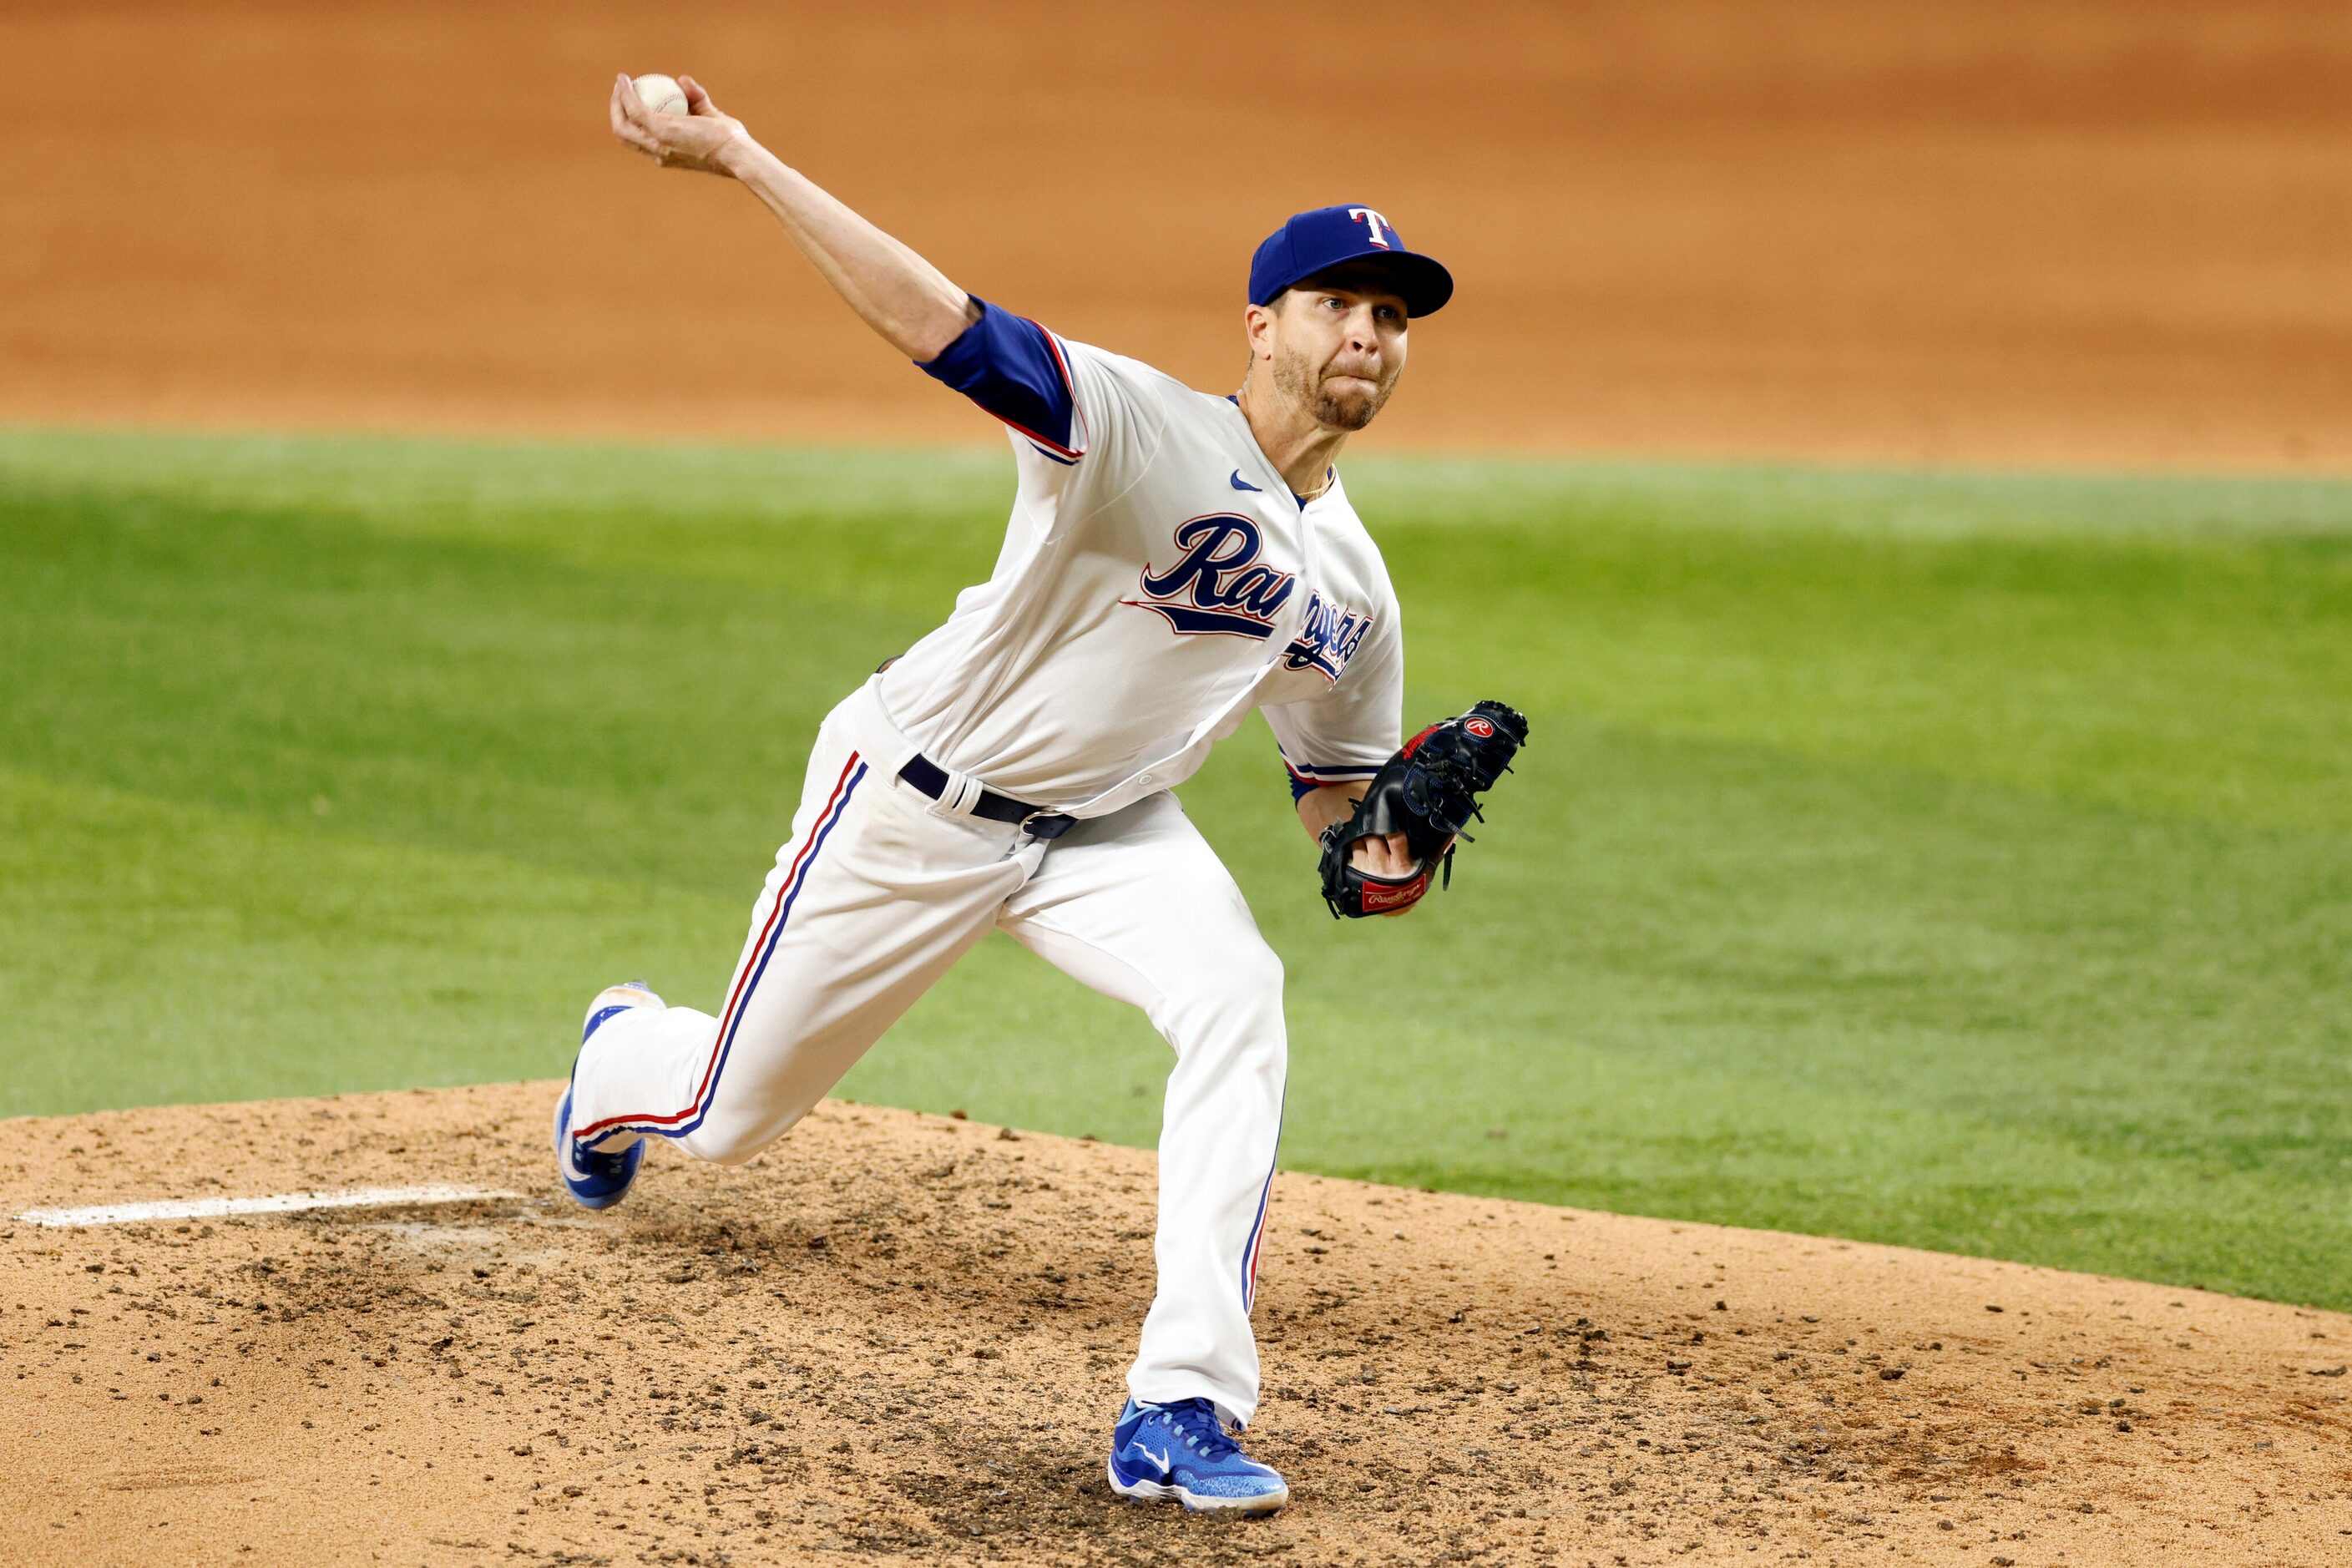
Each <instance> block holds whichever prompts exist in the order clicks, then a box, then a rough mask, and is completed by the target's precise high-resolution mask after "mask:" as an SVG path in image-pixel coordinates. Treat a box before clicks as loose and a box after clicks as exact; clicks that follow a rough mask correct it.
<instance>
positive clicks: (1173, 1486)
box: [1110, 1399, 1290, 1519]
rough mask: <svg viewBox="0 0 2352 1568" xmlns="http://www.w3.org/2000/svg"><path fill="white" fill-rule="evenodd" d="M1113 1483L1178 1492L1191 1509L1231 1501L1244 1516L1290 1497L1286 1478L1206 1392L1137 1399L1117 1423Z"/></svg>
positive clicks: (1129, 1491) (1165, 1494)
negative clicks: (1247, 1444)
mask: <svg viewBox="0 0 2352 1568" xmlns="http://www.w3.org/2000/svg"><path fill="white" fill-rule="evenodd" d="M1110 1489H1111V1490H1113V1491H1115V1492H1117V1493H1118V1495H1119V1496H1121V1497H1133V1498H1170V1497H1172V1498H1174V1499H1175V1500H1177V1501H1178V1502H1181V1503H1182V1504H1183V1505H1184V1506H1185V1507H1186V1508H1189V1509H1195V1510H1202V1509H1216V1510H1228V1509H1229V1510H1234V1511H1235V1512H1237V1513H1239V1514H1241V1516H1242V1517H1243V1518H1244V1519H1263V1518H1265V1516H1266V1515H1268V1514H1275V1513H1280V1512H1281V1511H1282V1510H1283V1505H1285V1504H1286V1503H1287V1502H1289V1501H1290V1488H1289V1487H1287V1486H1286V1485H1285V1484H1284V1483H1283V1479H1282V1478H1281V1477H1280V1476H1279V1475H1277V1474H1276V1473H1275V1471H1273V1470H1272V1469H1270V1468H1267V1467H1266V1466H1265V1465H1261V1464H1259V1463H1258V1462H1257V1461H1256V1460H1255V1459H1253V1458H1250V1457H1249V1456H1248V1455H1247V1454H1244V1453H1243V1452H1242V1449H1241V1445H1240V1444H1238V1443H1236V1442H1234V1439H1233V1436H1232V1435H1231V1434H1230V1433H1228V1432H1227V1431H1226V1430H1225V1428H1224V1426H1223V1423H1222V1422H1220V1421H1219V1420H1218V1419H1217V1407H1216V1406H1215V1405H1212V1404H1210V1403H1209V1402H1208V1401H1207V1400H1205V1399H1184V1400H1179V1401H1178V1402H1176V1403H1175V1404H1173V1405H1138V1404H1137V1403H1136V1402H1135V1401H1134V1400H1132V1399H1130V1400H1129V1401H1128V1402H1127V1408H1126V1409H1124V1410H1122V1411H1120V1412H1119V1413H1118V1426H1114V1427H1113V1428H1111V1434H1110Z"/></svg>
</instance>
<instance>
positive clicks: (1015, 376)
mask: <svg viewBox="0 0 2352 1568" xmlns="http://www.w3.org/2000/svg"><path fill="white" fill-rule="evenodd" d="M971 302H972V303H973V304H974V305H977V306H978V307H979V308H980V320H978V321H974V322H972V324H971V325H970V326H969V327H966V328H965V329H964V330H963V334H962V335H961V337H959V338H957V339H956V341H955V342H951V343H950V344H949V345H948V346H947V348H946V349H945V350H943V351H942V352H941V353H940V356H939V357H938V358H937V359H934V360H930V361H928V362H925V363H920V364H919V365H918V366H917V367H916V368H917V369H919V370H920V371H921V372H922V373H923V374H925V375H928V376H929V377H931V378H932V379H933V380H934V381H937V382H940V384H943V385H947V386H951V387H953V388H955V389H956V390H957V391H958V392H961V393H962V394H963V395H965V396H966V397H969V398H971V400H972V401H973V402H974V403H977V404H979V405H981V406H982V408H984V409H986V410H988V412H989V413H991V414H993V415H994V416H996V417H998V418H999V419H1002V420H1003V421H1004V422H1005V423H1006V424H1007V425H1010V426H1013V429H1015V430H1018V431H1019V432H1020V433H1021V434H1022V435H1024V436H1026V437H1029V439H1030V440H1031V441H1033V442H1035V443H1036V444H1037V447H1038V449H1039V450H1040V451H1042V452H1044V453H1045V456H1047V457H1049V458H1055V460H1056V461H1059V462H1065V463H1069V462H1075V461H1076V460H1077V459H1078V458H1082V457H1084V456H1086V453H1085V451H1084V450H1083V449H1082V447H1081V445H1080V444H1079V443H1078V442H1077V441H1076V439H1075V438H1074V437H1073V434H1072V433H1073V431H1074V430H1075V429H1076V427H1077V425H1078V421H1077V417H1076V401H1075V399H1074V397H1073V395H1072V393H1071V388H1070V369H1069V365H1068V364H1067V363H1066V362H1065V361H1064V359H1063V357H1062V345H1061V344H1060V343H1058V342H1055V341H1054V334H1053V333H1051V332H1049V331H1046V330H1045V328H1043V327H1041V326H1039V325H1038V324H1037V323H1036V322H1034V321H1030V320H1029V319H1028V318H1027V317H1025V316H1016V315H1014V314H1013V312H1012V311H1010V310H998V309H997V308H996V307H995V306H993V305H992V304H990V303H989V302H988V301H987V300H982V299H981V298H980V297H979V296H978V295H974V296H972V299H971Z"/></svg>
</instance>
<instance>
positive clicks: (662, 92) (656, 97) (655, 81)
mask: <svg viewBox="0 0 2352 1568" xmlns="http://www.w3.org/2000/svg"><path fill="white" fill-rule="evenodd" d="M629 86H630V88H631V89H633V90H634V91H635V93H636V95H637V101H638V102H639V103H642V104H644V105H645V106H646V108H647V109H650V110H653V111H654V112H655V113H656V114H684V113H685V112H686V111H687V109H686V89H684V88H682V87H680V86H678V85H677V78H676V77H674V76H664V75H662V73H661V72H659V71H647V72H646V74H645V75H643V76H641V77H633V78H631V79H630V81H629Z"/></svg>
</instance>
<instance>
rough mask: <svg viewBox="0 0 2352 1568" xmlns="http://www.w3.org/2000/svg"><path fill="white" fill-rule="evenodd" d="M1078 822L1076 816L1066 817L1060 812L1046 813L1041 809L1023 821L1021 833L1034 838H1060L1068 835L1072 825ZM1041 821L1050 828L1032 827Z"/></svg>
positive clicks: (1025, 817)
mask: <svg viewBox="0 0 2352 1568" xmlns="http://www.w3.org/2000/svg"><path fill="white" fill-rule="evenodd" d="M1076 820H1077V818H1076V817H1074V816H1063V815H1062V814H1061V813H1060V812H1058V811H1046V810H1044V809H1042V808H1041V809H1039V810H1036V811H1033V812H1031V813H1030V814H1029V815H1028V816H1024V817H1023V818H1022V819H1021V831H1022V832H1024V833H1025V834H1027V835H1028V836H1029V837H1032V838H1045V839H1054V838H1059V837H1061V836H1062V835H1063V834H1065V833H1067V832H1068V831H1069V830H1070V825H1071V824H1072V823H1074V822H1076ZM1040 821H1043V822H1045V823H1046V824H1048V825H1049V826H1046V827H1045V828H1042V829H1041V828H1038V827H1035V826H1031V825H1032V824H1034V823H1036V822H1040Z"/></svg>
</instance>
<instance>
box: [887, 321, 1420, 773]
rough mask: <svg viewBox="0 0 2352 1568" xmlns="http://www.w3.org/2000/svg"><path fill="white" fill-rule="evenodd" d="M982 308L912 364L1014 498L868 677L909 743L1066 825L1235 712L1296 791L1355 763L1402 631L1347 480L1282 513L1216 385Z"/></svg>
mask: <svg viewBox="0 0 2352 1568" xmlns="http://www.w3.org/2000/svg"><path fill="white" fill-rule="evenodd" d="M982 311H983V315H982V321H981V322H980V323H978V324H977V325H975V326H974V327H973V328H972V329H971V331H968V332H967V333H966V334H965V335H964V337H963V338H962V339H961V340H959V342H958V344H957V346H956V348H954V349H951V350H950V352H949V353H946V354H942V355H941V356H940V359H939V360H935V361H933V362H932V363H930V364H929V365H927V366H925V367H924V368H925V369H926V370H928V371H929V372H930V373H931V374H934V375H936V376H939V377H940V379H941V380H943V381H948V382H950V384H960V385H961V387H962V389H963V390H964V391H966V392H967V393H968V394H969V395H971V396H972V397H973V399H974V401H976V402H979V403H980V404H981V405H982V406H983V407H987V408H989V409H990V411H991V412H992V413H995V414H997V415H998V416H999V417H1001V418H1003V419H1005V420H1006V422H1007V424H1008V425H1009V426H1012V430H1011V435H1012V439H1013V450H1014V452H1015V454H1016V457H1017V462H1018V466H1019V470H1020V489H1019V493H1018V495H1017V497H1016V499H1015V500H1014V502H1013V516H1012V519H1011V521H1010V522H1009V524H1008V525H1007V527H1006V531H1005V537H1004V545H1003V550H1002V551H1001V552H999V553H998V556H997V561H996V568H995V571H994V572H993V573H992V574H991V575H990V577H989V579H988V581H987V582H985V583H982V584H979V585H977V586H975V587H972V588H970V589H967V590H965V592H964V593H963V594H962V595H960V596H959V597H958V599H957V601H956V608H955V613H954V614H953V615H952V616H950V617H949V619H948V621H947V623H946V624H945V625H944V626H940V628H939V629H938V630H937V631H935V632H933V633H931V634H930V635H929V637H924V638H923V639H922V640H921V641H920V642H919V643H917V644H916V645H915V646H914V647H913V648H911V649H910V650H908V653H907V654H906V655H905V656H904V657H903V658H900V659H899V660H898V662H897V663H896V664H894V665H892V666H891V667H890V668H889V669H888V670H887V672H886V674H885V675H884V677H883V680H882V687H881V696H882V700H883V702H884V704H885V706H886V707H887V709H888V710H889V711H890V714H891V716H892V717H893V718H894V719H895V720H896V721H897V722H898V725H899V727H900V728H901V729H902V730H903V731H905V732H906V734H907V735H908V738H909V739H911V740H913V741H914V742H916V743H917V744H918V745H919V746H920V747H921V748H922V750H923V752H924V754H925V755H927V756H929V758H930V759H931V761H933V762H934V763H939V764H940V766H942V767H944V768H947V769H949V770H950V771H951V772H955V773H963V774H966V775H968V776H970V777H971V778H975V779H977V780H979V781H980V782H981V783H982V784H986V785H987V786H989V787H990V788H992V789H995V790H997V791H999V792H1001V793H1003V794H1004V795H1012V796H1013V797H1015V798H1016V799H1020V800H1024V801H1027V802H1029V803H1031V804H1033V805H1041V806H1048V807H1051V808H1053V809H1055V810H1058V811H1066V812H1069V813H1070V814H1072V815H1074V816H1081V817H1086V816H1102V815H1104V814H1106V813H1108V812H1111V811H1116V810H1118V808H1119V807H1121V806H1123V805H1128V804H1129V803H1130V802H1132V801H1135V800H1138V799H1139V798H1141V797H1142V796H1144V795H1149V794H1150V793H1151V792H1153V791H1155V790H1160V789H1165V788H1168V787H1169V786H1171V785H1173V784H1178V783H1181V781H1182V780H1184V779H1185V778H1187V777H1189V776H1191V774H1192V772H1193V771H1194V770H1195V769H1196V768H1198V767H1199V766H1200V765H1201V762H1202V758H1204V757H1205V756H1206V755H1207V753H1208V750H1209V748H1210V746H1211V745H1213V743H1214V742H1216V741H1218V740H1219V739H1221V738H1223V736H1225V735H1228V734H1231V733H1232V732H1233V731H1234V729H1235V728H1236V727H1237V726H1238V725H1239V724H1240V723H1241V721H1242V720H1243V718H1244V716H1245V715H1246V714H1247V712H1248V710H1250V709H1251V708H1252V707H1263V708H1265V710H1266V717H1267V720H1268V721H1270V723H1271V724H1272V726H1273V729H1274V732H1275V737H1276V741H1277V742H1278V743H1279V744H1280V746H1281V749H1282V752H1283V757H1284V760H1285V762H1286V763H1287V764H1288V766H1289V768H1290V770H1291V773H1292V775H1293V779H1294V786H1295V787H1296V786H1297V784H1328V783H1339V782H1342V781H1345V780H1348V779H1363V778H1369V777H1370V776H1371V774H1372V773H1375V772H1377V771H1378V770H1379V768H1380V765H1381V763H1384V762H1386V761H1387V760H1388V758H1389V757H1390V755H1391V753H1393V752H1395V751H1396V749H1397V748H1398V746H1399V745H1400V744H1401V743H1402V708H1403V680H1404V650H1403V638H1402V627H1401V626H1399V624H1398V616H1397V602H1396V593H1395V590H1394V589H1393V588H1392V587H1391V585H1390V583H1389V576H1388V570H1387V567H1386V566H1385V565H1384V564H1383V563H1382V562H1381V554H1380V551H1379V549H1378V548H1377V547H1375V546H1374V544H1373V542H1372V540H1371V536H1370V534H1369V533H1367V532H1366V531H1365V530H1364V525H1363V524H1362V522H1361V521H1359V520H1358V519H1357V517H1356V513H1355V510H1354V508H1352V507H1351V506H1350V505H1349V501H1348V493H1347V488H1346V486H1344V485H1343V484H1340V483H1339V482H1338V481H1337V479H1334V481H1333V483H1332V484H1331V486H1330V488H1329V489H1327V490H1326V491H1324V492H1323V493H1322V494H1321V495H1319V496H1318V497H1317V498H1316V499H1314V500H1310V501H1307V502H1306V503H1305V504H1303V505H1302V504H1301V503H1300V502H1299V501H1298V500H1297V498H1295V497H1294V496H1293V495H1292V494H1291V492H1290V489H1289V487H1288V485H1287V484H1286V482H1285V481H1284V479H1283V477H1282V475H1281V473H1280V472H1279V471H1277V470H1276V468H1275V467H1274V465H1273V464H1272V463H1271V462H1269V461H1268V460H1267V458H1266V457H1265V454H1264V453H1263V452H1262V451H1260V450H1259V449H1258V445H1257V440H1256V438H1255V437H1254V436H1253V435H1252V434H1251V432H1250V427H1249V422H1248V421H1247V420H1246V419H1245V418H1244V416H1243V415H1242V411H1241V409H1240V408H1239V407H1238V406H1237V405H1235V404H1234V401H1233V400H1232V399H1230V398H1226V397H1218V396H1213V395H1208V394H1204V393H1199V392H1195V391H1193V390H1192V388H1190V387H1188V386H1185V385H1184V384H1182V383H1181V382H1179V381H1176V380H1175V379H1174V378H1172V377H1171V376H1168V375H1165V374H1161V373H1160V372H1159V371H1157V370H1154V369H1152V368H1151V367H1150V365H1147V364H1143V363H1139V362H1137V361H1135V360H1131V359H1126V358H1122V357H1121V356H1119V355H1118V354H1112V353H1104V352H1103V351H1101V350H1099V349H1095V348H1089V347H1087V345H1085V344H1083V343H1073V342H1065V341H1064V340H1062V339H1060V338H1057V337H1055V336H1054V335H1053V334H1051V333H1049V332H1047V331H1045V329H1043V328H1041V327H1038V326H1036V325H1035V324H1034V323H1033V322H1030V321H1024V320H1022V319H1021V318H1019V317H1016V316H1011V315H1008V314H1006V313H1005V312H1003V311H1000V310H996V309H995V308H994V307H992V306H982ZM1008 369H1009V370H1010V372H1011V373H1012V375H1013V376H1017V375H1019V374H1022V373H1023V372H1024V371H1025V372H1026V373H1027V374H1028V381H1027V384H1018V383H1016V382H1014V381H1013V379H1012V378H1011V377H1010V376H1008V374H1007V373H1008Z"/></svg>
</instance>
